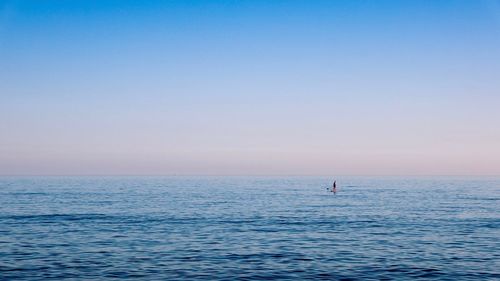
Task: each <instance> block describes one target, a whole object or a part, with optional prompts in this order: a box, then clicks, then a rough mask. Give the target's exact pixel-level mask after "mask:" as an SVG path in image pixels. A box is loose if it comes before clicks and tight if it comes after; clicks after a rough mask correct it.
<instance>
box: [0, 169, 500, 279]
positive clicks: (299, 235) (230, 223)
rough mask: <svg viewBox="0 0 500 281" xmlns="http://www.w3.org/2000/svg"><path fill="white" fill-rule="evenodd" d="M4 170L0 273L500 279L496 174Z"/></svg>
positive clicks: (31, 276)
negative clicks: (333, 188)
mask: <svg viewBox="0 0 500 281" xmlns="http://www.w3.org/2000/svg"><path fill="white" fill-rule="evenodd" d="M337 183H338V186H339V192H338V193H337V195H332V194H330V193H328V192H326V190H325V189H326V187H328V186H329V185H330V184H331V179H329V178H319V177H318V178H315V177H303V178H299V177H288V178H286V177H282V178H277V177H276V178H274V177H268V178H257V177H122V178H119V177H102V178H99V177H33V178H27V177H24V178H14V177H3V178H0V279H2V280H40V279H50V278H53V279H58V280H60V279H72V280H78V279H87V280H88V279H100V280H106V279H116V278H121V279H126V278H133V279H136V280H141V279H142V280H175V279H179V280H181V279H182V280H235V279H238V280H259V279H279V280H292V279H293V280H305V279H314V280H360V279H362V280H369V279H375V280H384V279H387V280H390V279H392V280H413V279H417V278H421V279H423V280H499V279H500V272H499V270H500V179H498V178H496V179H495V178H362V177H358V178H338V179H337Z"/></svg>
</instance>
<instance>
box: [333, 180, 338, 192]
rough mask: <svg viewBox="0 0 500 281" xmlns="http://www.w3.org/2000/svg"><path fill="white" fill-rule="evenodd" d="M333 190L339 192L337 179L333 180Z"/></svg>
mask: <svg viewBox="0 0 500 281" xmlns="http://www.w3.org/2000/svg"><path fill="white" fill-rule="evenodd" d="M332 192H333V194H337V181H333V186H332Z"/></svg>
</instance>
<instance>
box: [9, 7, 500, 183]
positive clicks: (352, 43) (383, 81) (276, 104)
mask: <svg viewBox="0 0 500 281" xmlns="http://www.w3.org/2000/svg"><path fill="white" fill-rule="evenodd" d="M0 175H332V176H335V175H500V1H497V0H487V1H481V0H478V1H473V0H468V1H460V0H456V1H446V0H443V1H422V0H415V1H359V0H345V1H280V0H276V1H127V0H117V1H107V0H103V1H91V0H88V1H78V0H75V1H63V0H60V1H50V0H48V1H36V0H35V1H12V0H0Z"/></svg>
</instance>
